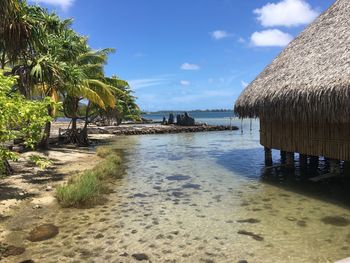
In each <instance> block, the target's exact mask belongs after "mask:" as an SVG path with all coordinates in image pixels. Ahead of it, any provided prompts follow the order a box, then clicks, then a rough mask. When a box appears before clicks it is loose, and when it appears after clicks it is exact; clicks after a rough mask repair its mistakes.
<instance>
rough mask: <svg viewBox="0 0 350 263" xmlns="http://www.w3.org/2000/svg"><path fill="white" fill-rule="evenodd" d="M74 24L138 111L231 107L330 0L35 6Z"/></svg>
mask: <svg viewBox="0 0 350 263" xmlns="http://www.w3.org/2000/svg"><path fill="white" fill-rule="evenodd" d="M30 2H37V3H39V4H40V5H43V6H45V7H48V8H49V9H50V10H55V11H56V12H57V13H58V14H59V15H60V16H62V17H73V18H74V28H75V29H76V30H77V31H78V32H79V33H81V34H83V35H86V36H89V43H90V45H91V47H92V48H95V49H98V48H104V47H113V48H116V49H117V52H116V53H115V54H113V55H112V56H111V57H110V59H109V63H108V65H107V67H106V74H107V75H112V74H116V75H118V76H119V77H120V78H123V79H126V80H128V81H129V83H130V84H131V87H132V89H133V90H134V91H135V95H136V96H137V97H138V103H139V105H140V106H141V108H142V109H143V110H147V111H155V110H170V109H178V110H190V109H208V108H209V109H210V108H232V107H233V103H234V101H235V99H236V98H237V96H238V95H239V94H240V92H241V91H242V89H243V88H244V87H245V86H246V85H247V84H248V83H249V82H251V81H252V80H254V78H255V77H256V76H257V75H258V74H259V73H260V72H261V71H262V70H263V69H264V67H265V66H266V65H268V64H269V63H270V62H271V61H272V60H273V58H274V57H275V56H277V55H278V53H279V52H281V50H282V49H283V48H284V47H285V46H286V45H287V44H288V43H289V42H290V41H291V40H292V39H293V38H294V37H295V36H297V35H298V33H300V32H301V31H302V30H303V29H304V28H305V26H307V25H308V24H309V23H310V22H312V21H313V20H314V19H315V17H316V16H317V15H318V14H320V13H321V12H323V11H324V10H326V9H327V8H328V7H329V6H330V5H331V4H332V3H333V2H334V0H249V1H248V0H176V1H175V0H173V1H164V0H103V1H102V0H33V1H30Z"/></svg>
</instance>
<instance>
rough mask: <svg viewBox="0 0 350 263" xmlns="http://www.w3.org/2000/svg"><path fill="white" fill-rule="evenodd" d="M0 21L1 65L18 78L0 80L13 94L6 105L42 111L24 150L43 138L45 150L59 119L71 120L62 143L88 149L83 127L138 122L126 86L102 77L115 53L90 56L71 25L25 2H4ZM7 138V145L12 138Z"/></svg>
mask: <svg viewBox="0 0 350 263" xmlns="http://www.w3.org/2000/svg"><path fill="white" fill-rule="evenodd" d="M0 17H1V20H0V65H1V68H2V69H3V70H4V72H6V74H7V75H12V76H16V78H15V79H14V78H8V79H7V78H5V77H3V76H2V78H3V80H2V81H3V82H6V84H3V83H2V85H4V89H9V88H11V90H13V91H14V92H15V93H14V94H16V95H15V96H14V95H11V96H9V95H8V97H7V99H9V100H11V99H13V100H16V99H17V100H18V101H17V102H18V103H19V101H24V102H23V103H24V105H26V107H27V108H28V107H29V106H27V105H32V107H40V110H38V111H37V112H36V113H35V114H34V115H33V116H36V117H37V118H39V117H40V116H41V117H42V118H40V122H38V123H36V124H35V129H31V128H32V127H31V126H27V131H26V132H27V134H28V136H29V137H28V138H27V139H28V140H26V141H27V143H28V145H29V144H30V145H31V146H32V145H33V144H35V143H36V142H37V141H38V137H40V136H41V139H40V140H39V141H40V143H39V145H40V146H42V147H47V146H48V142H49V136H50V129H51V121H52V118H54V117H55V116H56V115H57V114H63V115H64V116H65V117H67V118H70V119H71V120H72V122H71V125H70V130H69V131H68V132H67V134H66V135H67V137H66V138H67V140H66V142H70V143H76V144H87V143H88V140H87V125H88V123H89V122H90V121H91V120H92V119H94V118H96V117H98V116H100V117H101V118H114V119H116V120H118V123H120V122H121V121H122V120H123V119H133V120H137V119H138V118H139V115H140V111H139V108H138V106H137V105H136V103H135V97H134V96H133V95H132V92H131V90H130V87H129V85H128V83H127V82H126V81H124V80H121V79H119V78H116V77H114V76H113V77H107V76H105V74H104V66H105V64H106V63H107V60H108V55H109V54H110V53H112V52H114V51H115V50H114V49H111V48H106V49H101V50H93V49H92V48H91V47H90V46H89V45H88V39H87V38H86V37H84V36H81V35H79V34H78V33H77V32H75V31H74V30H73V29H72V27H71V26H72V20H71V19H65V20H62V19H60V18H59V17H58V16H57V15H56V14H55V13H50V12H48V10H46V9H43V8H41V7H39V6H33V5H29V4H27V3H26V1H24V0H2V3H1V5H0ZM11 85H12V86H11ZM19 94H21V96H20V95H19ZM5 95H6V94H5V93H4V96H5ZM5 97H6V96H5ZM39 101H40V102H41V103H39ZM59 102H60V103H59ZM14 103H16V102H14ZM43 105H46V106H45V107H46V108H45V107H44V108H42V106H43ZM82 108H83V110H82ZM17 110H18V111H19V110H20V108H18V109H17ZM12 114H13V116H12V118H14V119H15V118H19V117H20V115H18V114H20V113H19V112H12ZM16 114H17V115H16ZM39 114H41V115H40V116H39ZM48 117H51V118H48ZM24 120H25V121H28V120H26V119H24ZM42 120H45V123H43V122H42ZM78 120H83V121H84V122H85V125H84V126H83V127H82V128H78V127H77V122H78ZM9 125H10V126H11V122H10V123H9ZM7 128H9V127H7ZM10 128H11V129H15V128H16V133H17V127H10ZM41 128H42V129H41ZM9 132H10V133H11V134H12V132H14V131H12V130H11V131H9ZM32 133H34V134H35V136H33V135H34V134H32ZM34 137H35V139H34ZM6 138H7V140H11V139H13V135H11V136H7V137H6ZM4 142H5V141H4ZM34 142H35V143H34ZM3 149H4V148H3ZM7 154H8V152H7ZM2 156H3V155H2ZM1 158H2V157H1ZM2 160H3V158H2Z"/></svg>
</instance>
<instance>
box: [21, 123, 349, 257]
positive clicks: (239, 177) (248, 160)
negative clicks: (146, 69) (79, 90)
mask: <svg viewBox="0 0 350 263" xmlns="http://www.w3.org/2000/svg"><path fill="white" fill-rule="evenodd" d="M238 124H239V123H238ZM239 125H240V124H239ZM243 128H244V133H243V134H241V131H228V132H211V133H188V134H171V135H145V136H129V137H119V138H117V139H115V142H113V144H114V145H115V146H116V147H118V148H120V149H121V150H122V151H123V152H124V157H125V166H126V167H125V168H126V175H125V177H124V178H123V179H122V180H120V181H116V182H115V185H114V186H113V190H114V192H113V193H111V194H110V195H109V196H108V198H109V201H108V202H107V203H106V204H105V205H103V206H98V207H96V208H93V209H87V210H77V209H57V210H55V211H48V212H47V213H48V214H47V217H45V219H44V221H45V222H50V223H54V224H56V225H57V226H59V228H60V234H59V235H58V236H57V237H55V238H54V239H51V240H48V241H44V242H38V243H30V242H29V241H26V242H27V243H26V247H27V252H26V255H25V256H27V257H28V255H30V257H31V258H32V259H34V260H35V261H36V262H134V261H135V260H134V259H133V257H132V256H131V255H132V254H134V253H145V254H146V255H147V256H148V257H149V259H150V261H152V262H207V263H209V262H237V261H239V260H247V261H248V262H333V261H334V260H338V259H342V258H344V257H347V256H350V249H349V242H350V227H349V226H336V225H332V224H326V223H325V222H324V221H323V220H322V219H324V218H325V217H327V216H341V217H344V218H347V219H350V210H349V209H348V208H347V206H345V205H344V206H343V205H340V201H339V202H338V201H337V202H330V200H328V199H327V198H328V195H327V193H323V192H321V193H316V194H315V193H314V192H313V191H312V190H310V189H312V187H311V188H310V189H309V190H307V191H305V190H300V189H301V188H300V187H299V186H298V184H296V186H295V187H297V189H294V188H293V187H290V186H289V185H286V184H285V183H283V181H282V182H281V183H273V182H275V181H273V182H270V181H268V180H263V179H262V171H263V167H264V166H263V149H262V147H261V146H260V145H259V140H258V132H259V131H258V124H257V122H255V121H254V122H253V130H252V131H249V122H245V123H244V125H243ZM275 159H277V157H276V156H275ZM246 219H249V220H247V222H245V221H243V222H242V221H241V220H246ZM244 231H248V232H250V233H253V234H255V235H256V236H255V238H254V237H252V236H249V235H244V234H242V233H246V232H244ZM240 233H241V234H240Z"/></svg>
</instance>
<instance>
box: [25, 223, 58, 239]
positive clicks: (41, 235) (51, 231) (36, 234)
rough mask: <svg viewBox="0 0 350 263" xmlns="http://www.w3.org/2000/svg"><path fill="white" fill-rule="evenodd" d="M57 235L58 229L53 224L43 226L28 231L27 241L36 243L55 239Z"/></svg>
mask: <svg viewBox="0 0 350 263" xmlns="http://www.w3.org/2000/svg"><path fill="white" fill-rule="evenodd" d="M58 233H59V230H58V227H57V226H55V225H53V224H44V225H40V226H37V227H35V228H34V229H33V230H32V231H30V233H29V236H28V237H27V239H28V240H29V241H32V242H38V241H43V240H47V239H50V238H53V237H55V236H56V235H57V234H58Z"/></svg>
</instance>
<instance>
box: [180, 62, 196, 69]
mask: <svg viewBox="0 0 350 263" xmlns="http://www.w3.org/2000/svg"><path fill="white" fill-rule="evenodd" d="M180 68H181V69H182V70H199V69H200V67H199V66H198V65H196V64H190V63H187V62H186V63H183V64H182V65H181V67H180Z"/></svg>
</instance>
